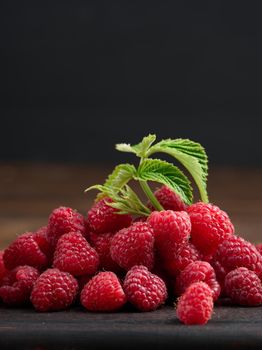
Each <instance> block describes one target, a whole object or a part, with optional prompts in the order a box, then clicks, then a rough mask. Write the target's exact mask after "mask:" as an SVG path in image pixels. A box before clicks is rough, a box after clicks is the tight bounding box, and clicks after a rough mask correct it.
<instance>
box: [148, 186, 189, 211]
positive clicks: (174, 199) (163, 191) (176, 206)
mask: <svg viewBox="0 0 262 350" xmlns="http://www.w3.org/2000/svg"><path fill="white" fill-rule="evenodd" d="M154 195H155V197H156V198H157V200H158V201H159V203H160V204H161V205H162V207H163V208H164V209H165V210H174V211H185V210H186V208H187V206H186V205H185V203H184V202H183V201H182V199H181V198H180V196H179V195H178V194H177V193H175V192H174V191H172V190H171V189H170V188H169V187H167V186H162V187H161V188H159V189H158V190H156V191H155V192H154ZM150 207H151V206H150ZM153 210H154V209H153Z"/></svg>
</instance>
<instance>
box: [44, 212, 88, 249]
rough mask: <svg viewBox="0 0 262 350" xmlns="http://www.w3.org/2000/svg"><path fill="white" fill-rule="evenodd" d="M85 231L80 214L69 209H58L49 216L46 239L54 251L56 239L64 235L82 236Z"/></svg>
mask: <svg viewBox="0 0 262 350" xmlns="http://www.w3.org/2000/svg"><path fill="white" fill-rule="evenodd" d="M85 230H86V224H85V219H84V217H83V216H82V215H81V214H79V213H78V212H77V211H76V210H73V209H71V208H67V207H59V208H57V209H54V210H53V211H52V213H51V215H50V216H49V222H48V228H47V238H48V240H49V242H50V244H51V246H52V247H53V249H54V248H55V246H56V243H57V241H58V239H59V238H60V237H61V236H62V235H64V234H65V233H69V232H80V233H82V234H83V235H84V234H85Z"/></svg>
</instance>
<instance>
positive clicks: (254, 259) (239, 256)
mask: <svg viewBox="0 0 262 350" xmlns="http://www.w3.org/2000/svg"><path fill="white" fill-rule="evenodd" d="M212 265H213V267H214V269H215V271H216V273H217V275H218V279H219V280H223V277H224V276H225V274H227V273H228V272H229V271H231V270H234V269H236V268H237V267H246V268H247V269H248V270H251V271H254V272H255V273H256V274H257V275H258V276H260V277H261V276H262V256H261V255H260V254H259V252H258V251H257V249H256V248H255V246H254V245H253V244H251V243H250V242H247V241H245V240H244V239H243V238H241V237H238V236H234V235H233V236H230V237H228V238H227V239H225V240H224V241H223V242H222V243H220V244H219V246H218V248H217V251H216V254H215V255H214V259H213V261H212ZM223 275H224V276H223Z"/></svg>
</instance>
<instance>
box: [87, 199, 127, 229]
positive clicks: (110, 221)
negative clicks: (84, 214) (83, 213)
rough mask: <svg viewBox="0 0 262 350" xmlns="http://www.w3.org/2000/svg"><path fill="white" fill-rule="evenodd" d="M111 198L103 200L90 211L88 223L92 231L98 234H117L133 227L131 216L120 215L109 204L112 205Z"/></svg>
mask: <svg viewBox="0 0 262 350" xmlns="http://www.w3.org/2000/svg"><path fill="white" fill-rule="evenodd" d="M112 202H113V200H112V199H111V198H108V197H106V198H103V199H101V200H100V201H98V202H97V203H95V204H94V206H93V207H92V208H91V209H90V210H89V212H88V222H89V225H90V228H91V230H93V231H94V232H96V233H105V232H116V231H118V230H121V229H122V228H124V227H128V226H130V225H131V222H132V218H131V216H130V215H121V214H118V213H117V212H118V210H117V209H115V208H113V207H111V206H110V205H108V204H107V203H112Z"/></svg>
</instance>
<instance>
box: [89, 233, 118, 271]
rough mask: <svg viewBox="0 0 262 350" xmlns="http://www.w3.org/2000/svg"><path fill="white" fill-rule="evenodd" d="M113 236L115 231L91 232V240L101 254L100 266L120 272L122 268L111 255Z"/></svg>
mask: <svg viewBox="0 0 262 350" xmlns="http://www.w3.org/2000/svg"><path fill="white" fill-rule="evenodd" d="M113 236H114V234H113V233H99V234H97V233H90V242H91V244H92V246H93V247H94V248H95V250H96V251H97V253H98V255H99V262H100V264H99V268H100V269H104V270H106V271H112V272H115V273H118V272H120V271H121V270H122V269H121V268H120V266H119V265H118V264H117V263H116V262H115V261H114V260H113V259H112V258H111V255H110V246H111V241H112V238H113Z"/></svg>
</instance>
